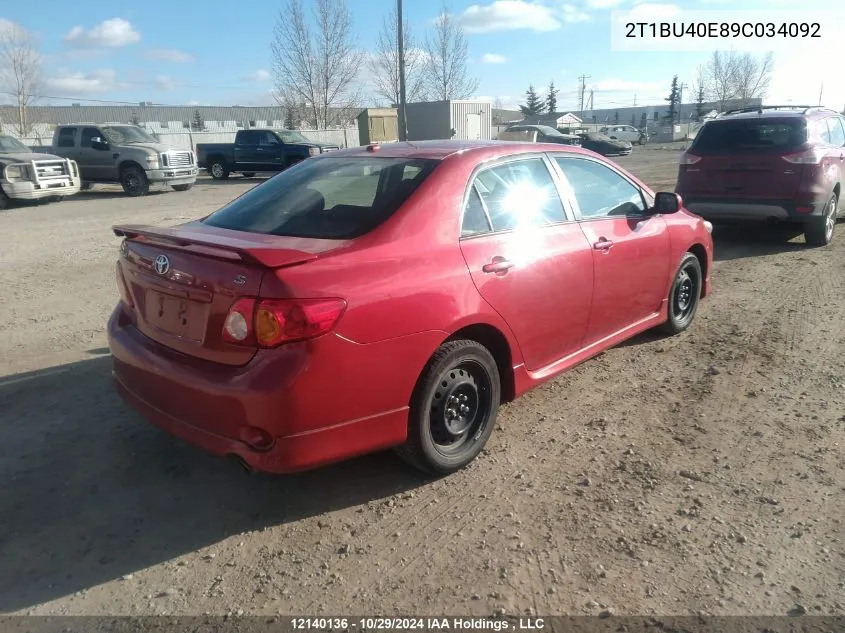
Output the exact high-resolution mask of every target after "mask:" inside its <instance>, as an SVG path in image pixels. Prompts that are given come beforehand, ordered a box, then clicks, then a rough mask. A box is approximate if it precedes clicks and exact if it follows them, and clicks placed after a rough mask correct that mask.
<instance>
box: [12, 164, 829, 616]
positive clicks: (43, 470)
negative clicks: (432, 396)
mask: <svg viewBox="0 0 845 633" xmlns="http://www.w3.org/2000/svg"><path fill="white" fill-rule="evenodd" d="M676 159H677V152H675V151H660V150H658V149H650V148H637V149H636V150H635V152H634V154H633V155H632V156H630V157H626V158H622V159H620V163H622V164H624V165H625V166H626V167H628V168H629V169H631V170H632V171H633V172H634V173H636V174H638V175H640V176H641V177H643V178H644V179H645V180H646V181H647V182H649V183H650V184H652V185H653V186H655V187H658V188H663V189H665V188H671V186H672V184H673V183H674V170H675V161H676ZM255 182H256V181H255V180H252V181H250V180H242V179H232V180H230V181H228V182H225V183H215V182H212V181H209V180H202V181H201V183H200V184H198V186H196V187H195V188H194V189H193V190H192V191H191V192H187V193H172V192H171V193H164V194H156V195H151V196H149V197H146V198H142V199H127V198H125V197H123V196H122V195H120V194H119V193H117V192H115V191H114V190H109V189H108V188H102V189H100V188H97V189H95V190H94V191H92V192H89V193H86V194H83V195H80V196H79V197H78V198H76V199H74V200H73V201H66V202H63V203H60V204H52V205H39V206H28V207H25V208H18V209H14V210H11V211H8V212H4V213H3V214H2V215H0V232H2V235H3V236H4V237H5V239H4V241H3V248H2V249H0V287H2V301H0V376H2V378H0V420H2V426H0V429H2V434H3V435H2V443H0V612H5V613H36V614H88V615H96V614H161V613H167V614H202V613H211V614H226V613H235V614H237V613H244V614H275V613H302V614H308V613H311V614H314V613H318V612H320V613H334V614H340V613H343V614H348V615H353V614H383V615H386V614H408V613H450V614H458V613H460V614H478V615H490V614H495V613H500V614H501V613H506V614H509V615H519V614H545V615H548V614H583V613H590V614H598V613H600V612H602V611H605V610H610V611H611V612H612V613H616V614H659V615H686V614H694V613H706V614H711V613H712V614H736V615H739V614H767V615H771V614H774V615H782V614H786V613H788V612H790V611H792V612H793V613H802V612H806V613H810V614H813V613H818V614H840V615H841V614H843V604H845V588H844V587H845V582H843V581H845V548H843V546H842V538H843V536H844V535H845V529H843V528H845V526H843V523H842V522H843V520H845V502H843V499H845V496H843V491H845V477H843V466H845V460H843V451H842V446H843V442H845V383H844V382H843V381H844V380H845V354H843V349H845V328H843V327H842V325H841V323H842V315H843V313H845V292H843V288H844V287H845V283H843V276H842V271H843V270H845V226H842V225H840V227H839V233H840V235H839V239H838V241H837V242H836V243H834V244H833V245H832V246H830V247H828V248H823V249H809V248H807V247H806V246H805V245H804V244H803V238H802V237H800V236H799V237H797V238H793V239H791V240H790V239H789V237H790V236H788V235H786V236H785V235H783V234H781V233H776V232H773V231H767V232H761V231H757V230H754V231H751V230H745V231H737V230H733V231H726V230H719V229H718V228H717V232H716V235H715V238H716V259H717V262H716V264H715V267H714V272H713V282H714V294H713V295H712V297H711V298H709V299H708V300H706V301H705V302H704V303H703V304H702V308H701V309H700V311H699V313H698V317H697V320H696V323H695V324H694V326H693V327H692V329H691V330H690V331H689V332H687V333H686V334H684V335H682V336H680V337H676V338H671V339H665V338H659V337H657V336H655V335H651V334H646V335H643V336H639V337H637V338H635V339H633V340H632V341H630V342H628V343H627V344H624V345H621V346H619V347H617V348H615V349H612V350H610V351H608V352H606V353H604V354H602V355H601V356H600V357H598V358H596V359H594V360H592V361H590V362H587V363H585V364H583V365H581V366H580V367H578V368H576V369H575V370H573V371H571V372H569V373H568V374H566V375H565V376H563V377H561V378H559V379H557V380H554V381H552V382H550V383H548V384H546V385H545V386H543V387H541V388H538V389H536V390H534V391H533V392H531V393H529V394H527V395H526V396H524V397H523V398H521V399H520V400H518V401H516V402H514V403H511V404H509V405H507V406H505V407H503V409H502V411H501V414H500V417H499V425H498V426H497V430H496V432H495V433H494V434H493V437H492V439H491V441H490V443H489V445H488V448H487V449H486V451H485V453H484V454H483V455H482V456H481V457H480V458H479V459H478V460H476V461H475V462H474V463H473V464H472V465H471V466H470V467H468V468H467V469H465V470H464V471H462V472H460V473H457V474H455V475H453V476H451V477H448V478H445V479H440V480H432V479H427V478H424V477H422V476H420V475H417V474H416V473H414V472H412V471H409V470H408V469H407V468H405V467H404V466H403V465H402V464H401V463H400V462H399V461H398V459H396V458H395V457H393V455H392V454H390V453H387V454H380V455H374V456H370V457H365V458H361V459H356V460H353V461H350V462H347V463H343V464H339V465H336V466H332V467H329V468H324V469H321V470H318V471H314V472H310V473H305V474H301V475H296V476H289V477H266V476H253V477H250V476H247V475H245V474H244V473H243V472H241V471H240V470H239V469H237V468H236V467H234V466H232V465H231V464H229V463H228V462H226V461H224V460H218V459H216V458H214V457H210V456H207V455H205V454H203V453H201V452H200V451H198V450H196V449H194V448H192V447H190V446H187V445H184V444H182V443H180V442H178V441H176V440H173V439H171V438H169V437H168V436H167V435H165V434H164V433H162V432H160V431H158V430H156V429H154V428H153V427H151V426H150V425H148V424H147V423H146V422H144V421H143V420H142V419H141V418H140V417H139V416H137V415H136V414H134V413H132V412H131V411H129V410H128V409H127V408H126V407H125V406H124V405H123V404H122V402H121V401H120V400H119V399H118V397H117V396H116V395H115V394H114V393H113V391H112V388H111V385H110V382H109V370H110V367H109V357H108V350H107V349H106V339H105V335H104V331H103V330H104V325H105V322H106V319H107V317H108V314H109V312H110V310H111V308H112V306H113V304H114V301H115V298H116V290H115V286H114V280H113V270H114V268H113V266H114V263H113V262H114V259H115V255H116V249H117V246H118V239H117V238H115V237H114V236H113V235H111V233H110V231H109V227H110V226H111V225H112V224H114V223H116V222H138V223H178V222H181V221H184V220H186V219H189V218H195V217H198V216H200V215H202V214H204V213H206V212H208V211H211V210H213V209H215V208H216V207H218V206H220V205H221V204H222V203H224V202H225V201H227V200H230V199H232V198H234V197H235V196H237V195H238V194H240V193H242V192H243V191H245V190H247V189H248V188H249V187H251V186H252V185H253V184H254V183H255Z"/></svg>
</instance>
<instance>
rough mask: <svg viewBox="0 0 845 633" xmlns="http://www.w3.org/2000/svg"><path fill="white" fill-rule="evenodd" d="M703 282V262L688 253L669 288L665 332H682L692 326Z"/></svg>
mask: <svg viewBox="0 0 845 633" xmlns="http://www.w3.org/2000/svg"><path fill="white" fill-rule="evenodd" d="M703 283H704V276H703V275H702V272H701V262H699V261H698V257H696V256H695V255H694V254H692V253H687V254H686V255H684V258H683V259H682V260H681V265H680V266H678V272H677V273H676V274H675V280H674V281H673V282H672V288H671V290H669V309H668V312H669V314H668V318H667V320H666V323H665V324H664V325H663V327H662V329H663V330H664V331H665V332H668V333H669V334H680V333H681V332H683V331H684V330H686V329H687V328H688V327H689V326H690V324H691V323H692V321H693V319H694V318H695V313H696V312H697V311H698V302H699V299H700V297H701V289H702V285H703Z"/></svg>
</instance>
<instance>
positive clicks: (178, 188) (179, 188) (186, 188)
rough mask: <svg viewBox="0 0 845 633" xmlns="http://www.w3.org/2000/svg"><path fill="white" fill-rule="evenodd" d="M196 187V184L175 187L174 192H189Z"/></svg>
mask: <svg viewBox="0 0 845 633" xmlns="http://www.w3.org/2000/svg"><path fill="white" fill-rule="evenodd" d="M193 186H194V183H192V182H189V183H187V184H184V185H173V191H188V190H189V189H190V188H191V187H193Z"/></svg>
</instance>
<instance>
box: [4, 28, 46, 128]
mask: <svg viewBox="0 0 845 633" xmlns="http://www.w3.org/2000/svg"><path fill="white" fill-rule="evenodd" d="M40 85H41V55H39V54H38V50H37V48H36V46H35V39H34V38H33V37H32V35H31V34H30V33H29V32H28V31H26V29H24V28H22V27H20V26H18V25H17V24H14V23H11V22H9V23H5V24H4V23H3V21H2V20H0V90H3V91H7V92H9V93H10V94H11V95H12V97H14V99H15V105H16V106H17V107H18V121H17V129H16V132H17V134H18V135H19V136H29V134H30V133H31V132H32V122H31V121H30V117H29V113H28V112H27V108H28V107H29V105H30V104H32V103H33V102H34V101H35V100H36V99H37V93H38V89H39V87H40Z"/></svg>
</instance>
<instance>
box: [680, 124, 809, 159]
mask: <svg viewBox="0 0 845 633" xmlns="http://www.w3.org/2000/svg"><path fill="white" fill-rule="evenodd" d="M806 142H807V124H806V122H805V121H804V120H803V119H797V118H796V119H789V120H772V119H737V120H734V121H730V120H728V121H709V122H707V123H705V124H704V126H703V127H702V128H701V130H700V131H699V132H698V135H697V136H696V137H695V141H694V142H693V145H692V147H691V148H690V149H691V151H692V152H698V153H706V154H723V153H724V154H727V153H738V152H741V153H754V152H768V151H773V150H774V151H778V150H779V151H788V150H791V149H796V148H797V147H799V146H801V145H803V144H804V143H806Z"/></svg>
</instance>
